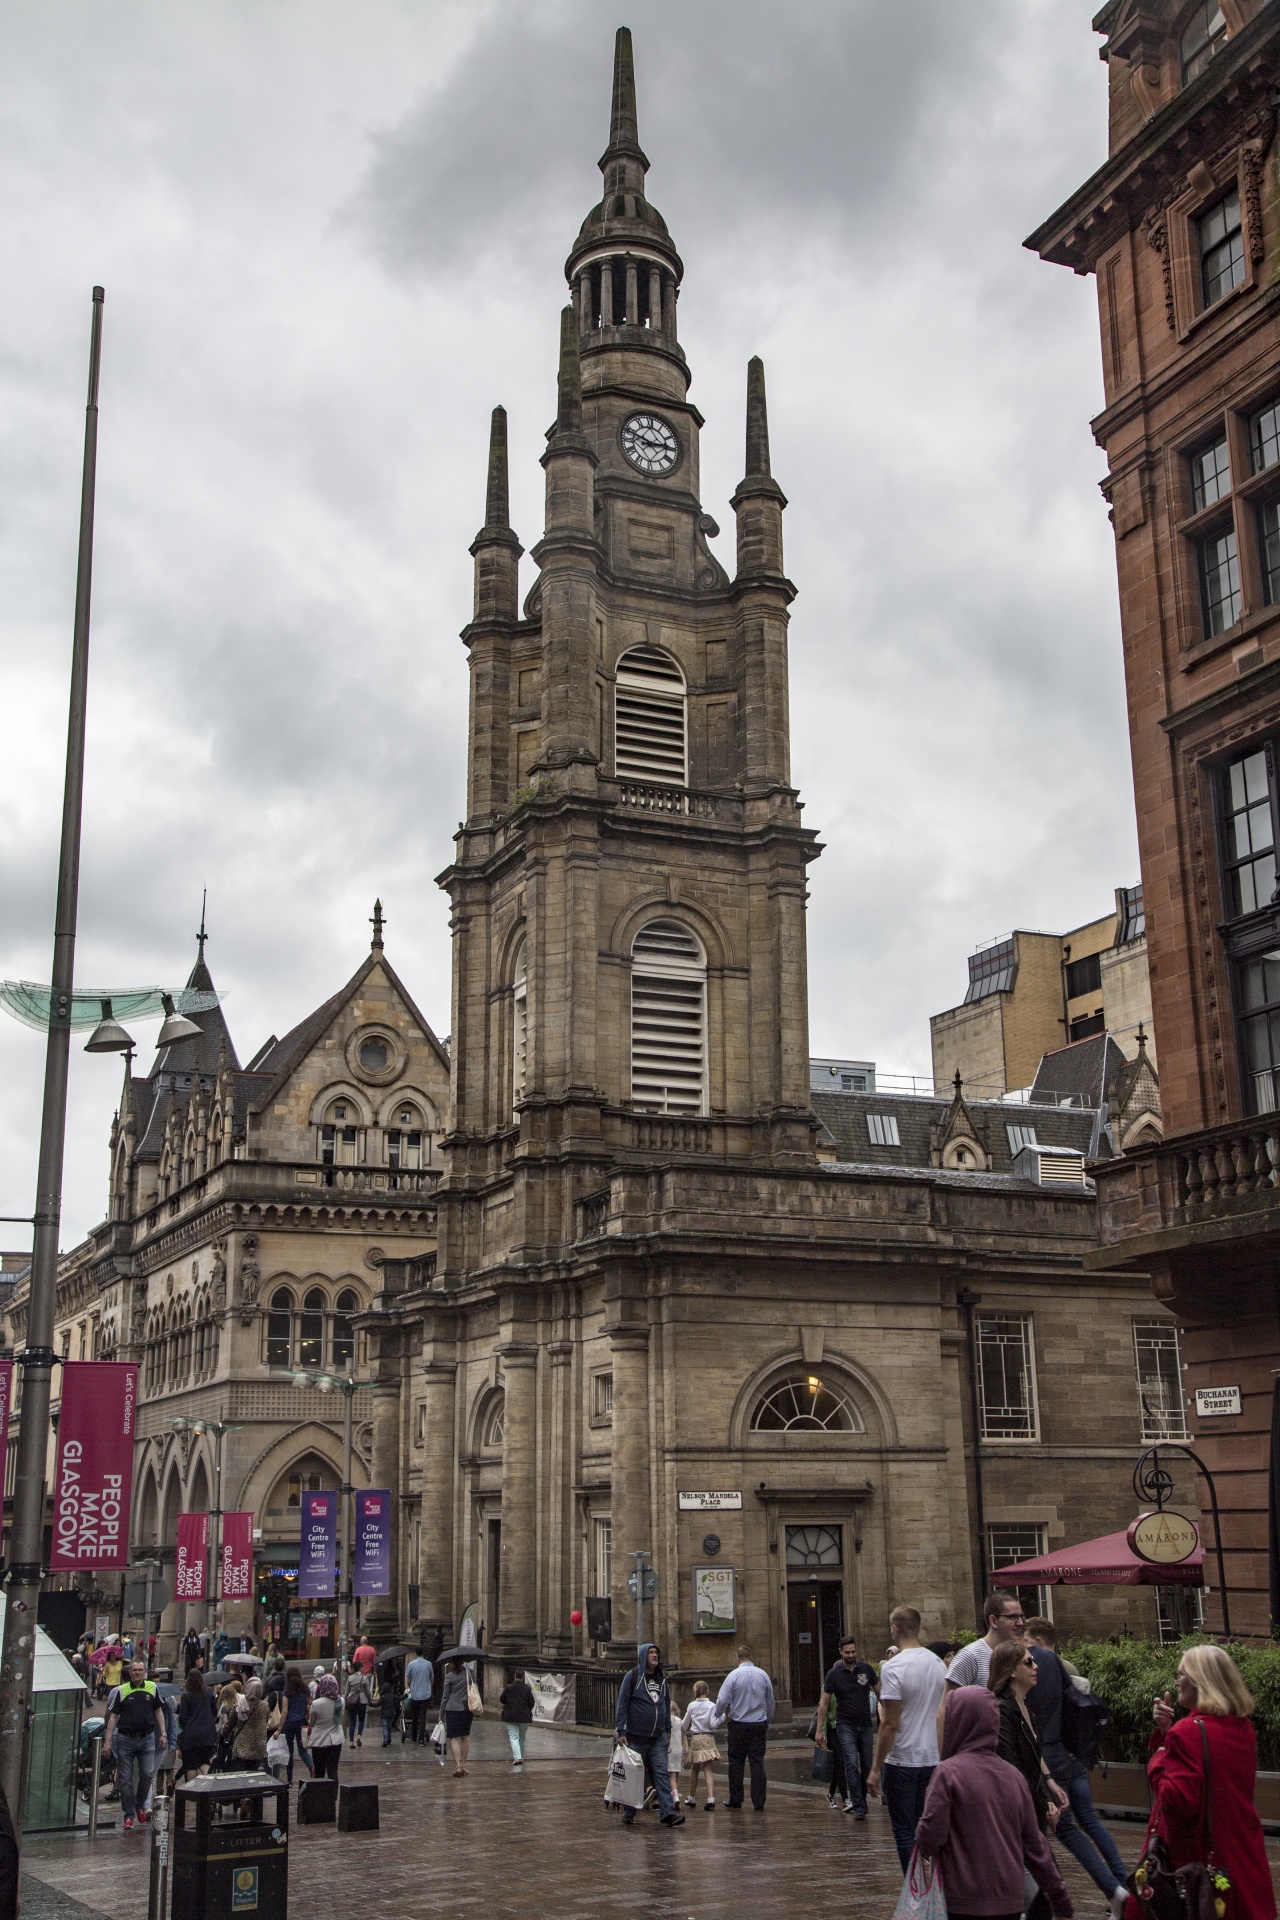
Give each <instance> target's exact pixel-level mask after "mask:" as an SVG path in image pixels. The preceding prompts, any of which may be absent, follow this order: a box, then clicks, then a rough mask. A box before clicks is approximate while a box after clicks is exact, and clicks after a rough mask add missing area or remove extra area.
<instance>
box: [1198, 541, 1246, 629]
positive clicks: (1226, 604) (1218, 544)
mask: <svg viewBox="0 0 1280 1920" xmlns="http://www.w3.org/2000/svg"><path fill="white" fill-rule="evenodd" d="M1198 552H1199V556H1200V604H1201V610H1202V613H1203V616H1204V630H1205V636H1206V638H1208V637H1210V636H1211V635H1213V634H1215V633H1223V632H1225V631H1226V629H1227V628H1228V627H1233V626H1234V625H1235V623H1236V621H1237V620H1238V619H1239V618H1240V565H1239V562H1238V560H1237V558H1236V532H1235V528H1234V527H1227V528H1224V530H1223V531H1222V532H1221V533H1211V534H1210V535H1209V536H1208V538H1207V539H1205V540H1202V541H1201V542H1200V544H1199V548H1198Z"/></svg>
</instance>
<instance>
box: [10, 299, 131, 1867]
mask: <svg viewBox="0 0 1280 1920" xmlns="http://www.w3.org/2000/svg"><path fill="white" fill-rule="evenodd" d="M104 298H105V296H104V294H103V291H102V288H101V287H95V288H94V289H93V324H92V328H91V331H90V338H89V394H88V401H87V404H86V407H85V422H84V464H83V467H82V471H81V480H80V546H79V554H78V558H77V565H76V610H75V624H74V627H73V630H72V641H71V695H70V703H69V714H68V719H67V764H66V776H65V781H64V785H63V794H62V846H61V851H60V854H59V858H58V903H57V909H56V912H55V916H54V930H53V977H52V983H51V984H52V995H51V1000H50V1006H49V1039H48V1043H47V1046H46V1050H45V1066H44V1105H43V1110H42V1112H41V1116H40V1157H39V1163H38V1170H37V1174H36V1205H35V1213H34V1216H33V1222H34V1228H35V1235H34V1240H33V1242H32V1254H31V1283H30V1288H29V1292H28V1304H27V1339H26V1346H25V1349H24V1351H23V1352H22V1353H20V1354H19V1355H18V1364H19V1366H20V1367H21V1368H22V1421H21V1425H20V1427H19V1430H18V1459H17V1473H16V1476H15V1479H14V1488H13V1527H12V1531H11V1534H10V1554H11V1564H10V1567H9V1582H8V1602H7V1607H6V1611H5V1625H4V1652H3V1655H2V1656H0V1787H3V1789H4V1794H5V1798H6V1799H7V1800H8V1802H9V1813H10V1817H11V1818H12V1820H13V1825H14V1831H15V1833H16V1834H17V1835H18V1837H19V1838H21V1834H22V1817H23V1798H24V1792H23V1789H24V1786H25V1782H26V1771H27V1765H26V1763H27V1744H28V1737H29V1732H30V1719H31V1689H32V1680H33V1677H34V1668H35V1651H36V1603H37V1600H38V1599H39V1595H40V1579H41V1570H42V1561H43V1557H44V1488H45V1465H46V1461H47V1458H48V1446H49V1389H50V1384H51V1377H52V1373H53V1359H54V1354H53V1323H54V1314H55V1308H56V1304H57V1285H58V1239H59V1231H60V1227H61V1220H62V1163H63V1153H64V1147H65V1138H66V1128H67V1073H68V1067H69V1064H70V1058H71V1022H70V1015H71V1001H72V987H73V982H74V977H75V951H76V911H77V906H78V903H79V894H80V822H81V816H82V814H83V811H84V738H85V715H86V709H87V701H88V687H89V603H90V598H91V590H92V581H93V507H94V490H95V480H96V475H97V461H98V370H99V366H100V363H101V358H102V307H103V300H104Z"/></svg>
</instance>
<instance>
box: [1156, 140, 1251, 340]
mask: <svg viewBox="0 0 1280 1920" xmlns="http://www.w3.org/2000/svg"><path fill="white" fill-rule="evenodd" d="M1269 145H1270V138H1269V136H1268V137H1267V138H1266V140H1265V143H1264V141H1263V140H1254V141H1244V142H1242V143H1240V144H1238V145H1236V146H1233V147H1232V148H1231V149H1230V150H1229V151H1228V152H1227V153H1225V154H1223V155H1221V156H1220V157H1218V158H1217V159H1216V160H1215V161H1214V162H1213V163H1212V164H1209V165H1207V164H1206V163H1205V162H1204V161H1197V163H1196V165H1195V166H1194V167H1193V168H1192V169H1191V172H1190V173H1189V174H1188V175H1187V185H1186V188H1185V190H1184V191H1183V192H1182V193H1181V194H1180V195H1179V196H1178V197H1177V199H1175V200H1174V201H1172V202H1171V204H1170V205H1169V206H1168V207H1167V208H1166V209H1165V211H1164V212H1163V213H1162V214H1160V215H1159V216H1158V217H1157V218H1155V219H1153V220H1150V221H1148V223H1147V228H1146V232H1147V238H1148V240H1149V241H1150V243H1151V245H1152V246H1153V247H1154V248H1155V250H1156V252H1157V253H1158V254H1159V255H1160V257H1161V261H1162V263H1163V268H1164V282H1165V307H1166V311H1167V315H1168V320H1169V325H1170V327H1171V328H1172V329H1173V331H1174V333H1175V334H1176V335H1177V337H1178V339H1179V340H1180V341H1185V340H1187V339H1189V338H1190V336H1191V335H1192V334H1193V333H1195V332H1196V331H1197V329H1198V328H1200V327H1202V326H1204V325H1205V324H1206V323H1207V322H1208V321H1210V320H1215V319H1217V318H1218V316H1219V315H1221V314H1223V313H1225V312H1226V311H1227V309H1228V308H1230V307H1232V306H1234V305H1238V304H1239V302H1240V301H1241V300H1243V299H1246V298H1247V297H1248V296H1249V295H1250V294H1252V293H1254V292H1256V290H1257V286H1258V269H1259V267H1260V266H1261V264H1262V260H1263V254H1264V242H1263V233H1262V208H1261V176H1262V165H1263V159H1264V154H1265V151H1266V147H1268V146H1269ZM1233 186H1234V187H1235V188H1236V190H1237V192H1238V193H1239V195H1240V217H1241V224H1242V227H1243V231H1244V278H1243V280H1242V281H1241V282H1240V284H1239V285H1238V286H1235V287H1232V288H1231V289H1230V291H1229V292H1227V293H1224V294H1223V295H1222V297H1221V299H1219V300H1215V301H1214V303H1213V305H1212V306H1210V307H1206V306H1205V305H1204V304H1203V301H1202V299H1201V292H1200V251H1199V242H1198V237H1197V229H1196V222H1197V221H1198V220H1199V219H1200V218H1201V217H1202V215H1204V214H1205V213H1207V212H1209V210H1210V209H1211V208H1212V207H1213V206H1215V205H1216V204H1217V202H1218V201H1219V200H1221V199H1222V197H1223V195H1224V194H1227V193H1229V192H1230V191H1231V188H1232V187H1233Z"/></svg>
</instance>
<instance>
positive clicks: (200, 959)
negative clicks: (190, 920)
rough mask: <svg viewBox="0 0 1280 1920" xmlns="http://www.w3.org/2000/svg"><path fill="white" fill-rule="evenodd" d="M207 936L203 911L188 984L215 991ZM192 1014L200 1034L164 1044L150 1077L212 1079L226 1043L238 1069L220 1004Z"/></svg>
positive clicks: (204, 991)
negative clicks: (187, 1075)
mask: <svg viewBox="0 0 1280 1920" xmlns="http://www.w3.org/2000/svg"><path fill="white" fill-rule="evenodd" d="M208 937H209V936H208V934H207V933H206V932H205V930H204V915H203V913H202V914H201V916H200V932H199V935H198V936H197V938H198V944H199V953H198V955H197V958H196V963H195V965H194V967H192V969H191V972H190V974H189V976H188V978H187V985H188V987H193V988H195V989H197V990H198V991H199V992H201V993H216V991H217V989H216V987H215V986H214V984H213V975H212V974H211V973H210V972H209V968H208V965H207V964H206V961H205V957H204V949H205V942H206V941H207V939H208ZM189 1017H190V1018H191V1019H192V1020H193V1021H194V1022H195V1024H196V1026H198V1027H199V1029H200V1034H199V1038H195V1037H194V1036H193V1037H192V1038H191V1039H189V1040H177V1041H175V1042H174V1043H173V1045H172V1046H168V1047H162V1048H161V1049H160V1051H159V1052H158V1053H157V1054H156V1057H155V1064H154V1065H153V1067H152V1069H151V1072H150V1075H149V1076H148V1077H149V1078H150V1079H152V1080H155V1079H156V1078H157V1077H158V1076H159V1075H161V1074H170V1073H173V1074H181V1075H186V1074H195V1075H197V1076H201V1075H203V1076H206V1077H207V1078H208V1079H209V1080H210V1082H212V1080H213V1077H214V1076H215V1074H216V1073H217V1070H218V1056H219V1053H220V1051H221V1050H222V1048H224V1047H225V1048H226V1052H227V1058H228V1059H229V1060H230V1062H231V1064H232V1066H233V1067H234V1068H235V1069H236V1071H237V1072H238V1071H239V1067H240V1061H239V1059H238V1058H237V1055H236V1050H235V1045H234V1042H233V1041H232V1038H231V1033H230V1030H229V1028H228V1026H227V1023H226V1020H225V1018H224V1017H223V1012H222V1008H221V1006H216V1007H210V1008H208V1010H207V1011H206V1012H204V1013H193V1014H191V1015H190V1016H189Z"/></svg>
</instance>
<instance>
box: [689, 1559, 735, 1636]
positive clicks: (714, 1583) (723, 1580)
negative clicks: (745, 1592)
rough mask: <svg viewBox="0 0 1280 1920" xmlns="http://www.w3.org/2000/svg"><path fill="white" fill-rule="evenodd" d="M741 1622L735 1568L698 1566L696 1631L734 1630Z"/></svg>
mask: <svg viewBox="0 0 1280 1920" xmlns="http://www.w3.org/2000/svg"><path fill="white" fill-rule="evenodd" d="M737 1622H738V1609H737V1600H736V1597H735V1594H734V1576H733V1568H732V1567H695V1568H694V1570H693V1630H694V1632H695V1633H732V1632H733V1631H734V1630H735V1628H736V1626H737Z"/></svg>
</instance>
